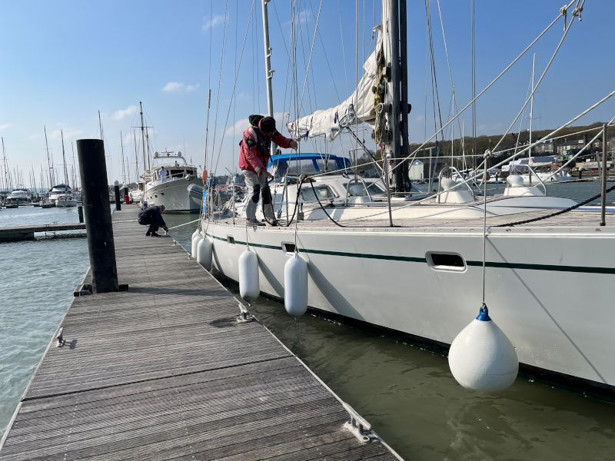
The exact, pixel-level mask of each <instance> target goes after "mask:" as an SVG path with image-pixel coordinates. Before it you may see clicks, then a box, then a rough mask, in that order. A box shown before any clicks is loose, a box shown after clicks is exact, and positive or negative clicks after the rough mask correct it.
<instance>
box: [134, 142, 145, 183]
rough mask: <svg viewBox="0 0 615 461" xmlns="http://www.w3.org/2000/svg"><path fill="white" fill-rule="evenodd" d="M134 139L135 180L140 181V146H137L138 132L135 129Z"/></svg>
mask: <svg viewBox="0 0 615 461" xmlns="http://www.w3.org/2000/svg"><path fill="white" fill-rule="evenodd" d="M132 139H133V142H134V145H135V178H136V180H135V181H136V182H139V148H138V147H137V146H138V143H137V133H135V130H132ZM144 167H145V165H144Z"/></svg>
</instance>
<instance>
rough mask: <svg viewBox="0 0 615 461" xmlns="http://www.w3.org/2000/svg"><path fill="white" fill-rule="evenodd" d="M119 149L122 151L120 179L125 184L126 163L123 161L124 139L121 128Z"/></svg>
mask: <svg viewBox="0 0 615 461" xmlns="http://www.w3.org/2000/svg"><path fill="white" fill-rule="evenodd" d="M120 149H121V151H122V179H123V180H124V184H126V164H125V163H124V139H123V136H122V130H120Z"/></svg>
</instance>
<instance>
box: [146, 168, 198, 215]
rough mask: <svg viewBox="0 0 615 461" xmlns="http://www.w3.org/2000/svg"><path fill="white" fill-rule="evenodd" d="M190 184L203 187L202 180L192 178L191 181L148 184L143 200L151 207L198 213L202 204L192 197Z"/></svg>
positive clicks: (185, 179)
mask: <svg viewBox="0 0 615 461" xmlns="http://www.w3.org/2000/svg"><path fill="white" fill-rule="evenodd" d="M190 184H197V185H201V184H202V183H201V179H200V178H197V177H195V176H192V177H191V178H190V179H187V178H182V179H174V180H172V181H167V182H164V183H161V182H159V181H157V182H155V183H151V184H148V186H147V187H148V188H147V190H146V191H145V193H144V194H143V200H144V201H145V202H147V204H148V205H149V206H151V205H158V206H160V205H164V206H165V208H166V211H170V212H176V213H177V212H188V213H198V212H199V210H200V209H201V203H200V202H198V201H196V200H195V199H194V198H192V197H190V195H189V194H188V186H189V185H190Z"/></svg>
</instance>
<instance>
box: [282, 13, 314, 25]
mask: <svg viewBox="0 0 615 461" xmlns="http://www.w3.org/2000/svg"><path fill="white" fill-rule="evenodd" d="M308 22H312V12H311V11H310V10H301V11H299V12H297V14H296V15H295V23H296V24H307V23H308ZM284 25H285V26H290V25H291V22H290V21H286V22H285V23H284Z"/></svg>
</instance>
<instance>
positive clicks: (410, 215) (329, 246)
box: [199, 0, 615, 391]
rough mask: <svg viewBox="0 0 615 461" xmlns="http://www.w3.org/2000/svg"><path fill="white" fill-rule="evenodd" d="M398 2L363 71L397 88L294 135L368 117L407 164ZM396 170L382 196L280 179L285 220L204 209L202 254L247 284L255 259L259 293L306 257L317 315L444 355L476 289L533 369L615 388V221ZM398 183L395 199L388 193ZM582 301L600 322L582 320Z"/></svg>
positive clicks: (390, 152) (554, 202)
mask: <svg viewBox="0 0 615 461" xmlns="http://www.w3.org/2000/svg"><path fill="white" fill-rule="evenodd" d="M396 3H397V0H393V1H391V2H389V1H385V2H383V4H384V8H383V26H382V32H383V39H382V41H379V42H378V45H377V49H376V51H375V52H374V54H373V55H372V57H370V59H371V60H372V63H371V64H368V65H366V66H365V67H366V74H370V75H371V76H369V75H368V78H371V79H378V78H379V76H380V77H382V76H383V75H389V72H390V80H389V79H388V78H384V79H381V80H379V81H376V80H372V83H368V82H365V87H366V88H371V87H376V88H378V91H379V92H380V93H379V94H377V95H376V97H374V95H373V94H371V95H370V92H361V91H357V92H356V94H355V98H357V97H358V96H357V95H362V94H365V99H364V100H361V101H359V100H357V99H353V98H349V99H348V100H347V101H345V102H344V103H342V105H340V106H336V108H334V109H330V110H327V111H321V112H319V113H314V114H312V115H310V116H308V117H306V118H303V119H299V120H296V121H295V122H293V123H292V124H290V125H289V127H290V131H291V133H298V134H300V135H317V134H326V135H328V136H331V135H335V133H337V132H339V131H341V130H346V129H347V128H348V127H350V126H351V125H352V124H356V123H357V122H358V121H361V122H365V123H370V124H371V125H372V126H373V128H374V130H375V132H376V140H377V142H378V145H380V146H382V151H381V158H382V159H387V158H390V159H393V161H395V159H400V158H404V157H405V155H403V153H404V149H406V150H407V148H408V140H407V129H405V128H404V127H403V123H404V118H405V115H404V113H405V112H406V109H405V108H406V106H407V103H406V101H405V99H404V98H402V97H401V95H402V94H404V92H403V91H402V89H401V88H402V87H403V85H404V82H403V79H402V71H401V70H400V67H401V68H402V69H403V68H405V64H404V63H405V56H404V53H403V52H400V50H399V49H397V50H396V44H397V43H400V42H403V39H402V40H400V36H399V34H393V33H392V32H393V31H396V30H397V31H398V30H399V24H398V23H397V21H398V18H402V19H404V18H403V15H399V14H396V13H395V8H397V7H396V6H395V4H396ZM574 4H575V2H571V3H570V5H569V6H571V7H572V6H573V5H574ZM391 10H393V11H391ZM571 20H574V17H573V18H572V19H571ZM368 61H369V60H368ZM398 65H399V66H398ZM372 66H375V67H372ZM374 82H376V83H374ZM612 95H613V93H611V94H610V95H609V96H608V97H611V96H612ZM369 98H371V103H370V102H369ZM406 120H407V119H406ZM573 120H574V119H573ZM321 127H324V129H322V130H321ZM387 156H388V157H387ZM487 156H488V154H486V156H485V157H487ZM402 161H403V160H402ZM394 167H395V168H397V167H396V166H394ZM485 169H486V168H483V170H485ZM392 170H393V171H390V170H389V165H388V162H386V163H385V164H384V165H383V166H382V172H383V179H382V184H383V185H384V188H383V189H382V190H383V192H384V194H385V195H386V197H387V198H386V199H380V200H375V199H374V198H373V197H369V196H368V198H367V199H362V200H349V197H350V196H351V195H350V192H351V191H352V190H353V189H354V188H353V186H361V185H364V184H366V182H367V181H365V179H364V178H361V177H359V176H353V174H352V171H348V170H346V169H342V170H339V169H336V170H335V171H333V172H332V173H331V172H329V174H321V172H305V171H301V172H300V173H299V174H296V175H294V176H293V175H286V176H285V177H284V179H283V180H282V181H280V183H279V185H272V190H273V194H274V196H277V197H279V200H278V201H277V207H276V213H277V217H278V219H279V221H280V222H281V223H282V225H280V226H275V227H269V226H267V227H256V226H252V225H250V224H249V223H247V222H246V221H245V220H244V219H241V217H236V216H234V215H233V216H231V217H225V215H222V214H216V213H210V214H209V215H205V216H203V218H202V220H201V226H200V231H201V238H202V239H203V240H205V241H207V242H208V246H207V247H208V248H210V249H209V250H208V251H211V258H204V260H209V259H211V264H212V266H213V267H214V268H215V269H216V270H218V271H220V272H221V273H223V274H224V275H225V276H227V277H229V278H231V279H233V280H236V281H239V282H240V286H241V281H242V280H241V277H242V272H243V271H242V266H241V264H242V263H241V258H242V255H243V254H244V252H245V251H249V252H252V253H254V254H255V255H256V258H254V260H256V261H257V282H258V286H257V291H260V292H261V293H264V294H266V295H269V296H273V297H275V298H280V299H283V298H285V296H287V293H286V292H285V288H286V286H287V285H288V280H287V279H286V278H285V277H286V276H285V266H286V264H287V262H288V261H289V260H290V259H291V258H297V257H298V258H301V259H302V260H303V261H305V263H306V264H307V282H306V283H307V285H306V286H307V290H306V291H307V305H308V306H309V307H310V308H314V309H317V310H320V311H323V312H326V313H329V314H334V315H337V316H341V317H346V318H348V319H352V320H354V321H359V322H364V323H367V324H371V325H375V326H378V327H383V328H385V329H388V330H391V331H394V332H395V333H402V334H405V335H407V336H408V337H410V338H413V339H415V340H418V341H422V342H429V343H432V344H435V345H438V346H441V347H444V348H448V346H449V345H450V344H451V343H452V342H453V339H454V338H455V337H456V335H457V334H458V333H459V332H460V331H461V330H462V329H463V328H464V326H465V325H466V324H467V321H468V319H469V316H470V315H471V314H472V313H473V312H474V311H475V309H476V307H478V306H479V305H480V301H481V291H482V297H483V298H485V297H486V298H487V299H489V300H490V302H491V303H492V305H493V306H497V309H495V310H494V316H497V320H498V324H499V326H500V327H501V329H502V330H503V331H505V332H506V334H507V336H508V337H509V338H510V340H511V342H512V344H513V345H514V346H515V348H516V352H517V355H518V357H519V360H520V362H521V363H522V365H523V366H524V367H525V369H526V370H528V371H531V372H535V373H540V374H545V375H548V376H550V377H552V378H556V379H560V380H565V381H568V382H570V383H574V384H577V385H578V386H579V387H583V386H586V387H590V388H593V389H607V390H608V391H612V390H614V389H615V365H614V363H613V361H612V360H611V359H610V357H609V354H608V351H610V350H611V349H613V348H614V347H615V339H614V338H613V335H612V334H611V332H610V330H611V327H612V325H614V324H615V312H614V311H613V310H612V309H610V303H611V302H612V301H611V300H612V298H613V297H614V296H615V286H614V285H613V284H612V283H611V282H612V278H613V275H615V269H613V266H612V261H613V260H615V227H614V226H613V219H615V218H614V217H613V216H612V215H607V218H606V222H605V225H601V223H600V217H599V216H598V215H597V214H596V213H591V212H586V211H578V210H575V209H574V207H575V206H576V204H575V203H574V202H573V201H571V200H568V199H562V198H557V197H548V196H546V195H545V194H544V193H540V192H538V191H537V190H536V188H535V187H533V186H526V185H524V184H523V182H522V181H521V182H519V181H518V180H515V177H514V175H511V177H509V188H508V189H507V192H506V193H505V194H504V195H503V196H498V197H487V196H486V195H484V196H477V195H475V194H474V192H473V191H472V189H470V188H469V187H466V186H465V185H464V184H463V183H459V182H456V181H454V180H453V179H452V176H453V175H454V173H455V170H454V168H452V167H450V168H448V169H443V170H442V171H441V173H440V177H439V181H438V194H437V196H436V197H434V198H433V199H431V200H420V201H412V200H409V199H410V198H411V197H408V196H407V191H404V187H403V185H402V183H403V180H404V178H403V175H401V176H400V175H399V174H397V173H398V172H399V171H400V170H395V169H394V168H393V169H392ZM389 173H392V174H394V175H395V176H396V178H397V179H398V180H397V181H391V180H390V178H389V176H388V175H389ZM336 182H337V183H338V184H339V185H340V186H338V187H336V186H335V183H336ZM485 182H486V181H485ZM391 183H393V184H395V185H396V186H397V187H398V191H399V192H401V195H400V198H399V199H395V198H393V197H391V190H390V188H389V185H390V184H391ZM276 188H277V189H276ZM276 190H278V191H279V193H278V194H275V191H276ZM274 203H276V200H274ZM564 211H567V212H566V213H563V212H564ZM199 259H201V258H200V257H199ZM485 271H486V273H487V274H488V275H487V277H486V279H487V282H485ZM583 306H584V307H585V309H588V310H590V311H591V312H592V316H593V317H594V318H599V319H600V322H599V324H596V323H595V322H591V321H587V316H586V314H585V313H584V309H580V307H583ZM495 312H497V314H495Z"/></svg>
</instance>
